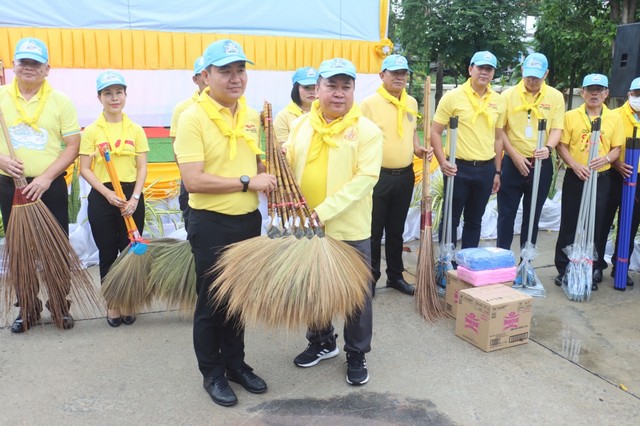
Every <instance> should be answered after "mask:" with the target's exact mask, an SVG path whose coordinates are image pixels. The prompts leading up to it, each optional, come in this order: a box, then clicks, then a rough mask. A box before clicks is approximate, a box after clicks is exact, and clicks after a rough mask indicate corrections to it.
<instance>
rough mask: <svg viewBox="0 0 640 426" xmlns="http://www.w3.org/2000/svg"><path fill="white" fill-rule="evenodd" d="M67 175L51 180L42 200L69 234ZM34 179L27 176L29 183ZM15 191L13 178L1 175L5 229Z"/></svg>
mask: <svg viewBox="0 0 640 426" xmlns="http://www.w3.org/2000/svg"><path fill="white" fill-rule="evenodd" d="M65 175H66V172H65V173H62V174H61V175H60V176H58V177H57V178H55V179H54V180H53V181H52V182H51V186H50V187H49V189H48V190H47V191H46V192H45V193H44V194H42V198H41V200H42V202H43V203H44V205H45V206H47V208H48V209H49V210H50V211H51V213H52V214H53V216H54V217H55V218H56V220H57V221H58V223H59V224H60V227H61V228H62V230H63V231H64V233H65V234H67V235H69V194H68V192H67V182H66V181H65V180H64V176H65ZM32 180H33V178H27V182H29V183H31V181H32ZM15 191H16V188H15V185H14V183H13V178H11V177H8V176H4V175H0V210H1V211H2V224H3V225H4V229H5V231H6V229H7V225H8V224H9V217H10V216H11V208H12V206H13V194H14V193H15Z"/></svg>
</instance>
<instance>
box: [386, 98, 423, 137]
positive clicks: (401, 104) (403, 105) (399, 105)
mask: <svg viewBox="0 0 640 426" xmlns="http://www.w3.org/2000/svg"><path fill="white" fill-rule="evenodd" d="M378 94H379V95H380V96H382V97H383V98H385V99H386V100H387V101H389V102H391V103H392V104H393V105H395V107H396V109H397V110H398V117H397V119H398V135H399V136H400V137H401V138H402V135H403V134H404V130H403V128H402V118H403V116H404V113H405V112H407V113H408V114H413V116H415V117H416V118H419V117H420V114H418V111H414V110H412V109H411V108H409V107H407V91H406V90H405V89H402V93H401V94H400V99H398V98H396V97H395V96H393V95H392V94H391V93H389V92H388V91H387V89H385V88H384V86H380V87H378Z"/></svg>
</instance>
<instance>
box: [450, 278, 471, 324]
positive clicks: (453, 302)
mask: <svg viewBox="0 0 640 426" xmlns="http://www.w3.org/2000/svg"><path fill="white" fill-rule="evenodd" d="M472 287H473V286H472V285H471V284H469V283H468V282H465V281H462V280H461V279H458V271H456V270H455V269H454V270H451V271H447V287H446V289H445V293H444V310H445V312H446V313H447V314H449V316H451V317H453V318H455V317H456V313H457V312H458V294H459V293H460V290H464V289H467V288H472Z"/></svg>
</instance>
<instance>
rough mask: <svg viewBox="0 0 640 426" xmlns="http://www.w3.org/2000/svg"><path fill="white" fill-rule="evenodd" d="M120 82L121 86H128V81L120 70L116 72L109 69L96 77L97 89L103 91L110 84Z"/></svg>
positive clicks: (113, 84)
mask: <svg viewBox="0 0 640 426" xmlns="http://www.w3.org/2000/svg"><path fill="white" fill-rule="evenodd" d="M116 84H119V85H120V86H123V87H125V88H126V87H127V83H125V81H124V77H123V76H122V74H120V73H119V72H115V71H112V70H108V71H105V72H102V73H100V75H98V78H97V79H96V89H97V90H98V92H99V91H101V90H102V89H105V88H107V87H109V86H115V85H116Z"/></svg>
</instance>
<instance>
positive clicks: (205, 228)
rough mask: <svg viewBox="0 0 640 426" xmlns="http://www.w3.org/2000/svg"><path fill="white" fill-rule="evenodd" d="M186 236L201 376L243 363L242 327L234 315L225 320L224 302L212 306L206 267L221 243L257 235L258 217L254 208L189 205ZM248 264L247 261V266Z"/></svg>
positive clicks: (219, 372)
mask: <svg viewBox="0 0 640 426" xmlns="http://www.w3.org/2000/svg"><path fill="white" fill-rule="evenodd" d="M188 222H189V228H188V231H187V238H188V239H189V242H190V243H191V252H192V253H193V257H194V259H195V267H196V274H197V276H198V279H197V284H196V291H197V294H198V300H197V302H196V310H195V313H194V319H193V346H194V349H195V353H196V358H197V360H198V368H199V369H200V372H201V373H202V376H203V377H205V378H206V377H215V376H220V375H223V374H224V370H225V367H230V368H238V367H240V366H242V365H243V363H244V327H243V326H242V325H241V324H240V323H239V322H238V321H237V318H231V319H229V320H227V309H226V306H222V307H220V308H217V309H214V308H213V306H212V305H211V303H210V299H209V285H210V284H211V283H212V282H213V281H214V280H215V278H216V275H212V274H209V273H208V272H209V269H210V268H211V267H212V266H213V265H215V264H216V262H217V261H218V257H219V256H220V252H221V249H223V248H224V247H225V246H227V245H229V244H232V243H236V242H239V241H243V240H246V239H249V238H252V237H256V236H258V235H260V228H261V226H262V217H261V215H260V212H259V211H258V210H256V211H254V212H251V213H248V214H244V215H238V216H230V215H225V214H221V213H216V212H213V211H208V210H196V209H191V212H190V214H189V216H188ZM251 266H252V265H247V267H251Z"/></svg>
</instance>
